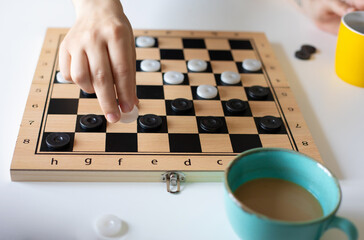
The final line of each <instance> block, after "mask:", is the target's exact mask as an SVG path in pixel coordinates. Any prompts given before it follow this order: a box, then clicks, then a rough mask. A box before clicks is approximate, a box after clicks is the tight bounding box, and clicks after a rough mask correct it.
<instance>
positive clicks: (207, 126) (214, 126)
mask: <svg viewBox="0 0 364 240" xmlns="http://www.w3.org/2000/svg"><path fill="white" fill-rule="evenodd" d="M222 126H223V122H222V121H221V120H220V119H219V118H216V117H203V118H201V119H200V127H201V128H202V129H203V130H204V131H206V132H210V133H215V132H219V130H220V129H221V128H222Z"/></svg>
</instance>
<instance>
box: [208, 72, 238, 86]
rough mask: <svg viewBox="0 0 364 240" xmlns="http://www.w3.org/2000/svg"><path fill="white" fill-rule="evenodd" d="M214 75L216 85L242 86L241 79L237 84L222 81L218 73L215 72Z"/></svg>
mask: <svg viewBox="0 0 364 240" xmlns="http://www.w3.org/2000/svg"><path fill="white" fill-rule="evenodd" d="M214 76H215V81H216V85H217V86H242V84H241V81H240V82H238V83H237V84H226V83H224V82H223V81H221V74H219V73H215V74H214Z"/></svg>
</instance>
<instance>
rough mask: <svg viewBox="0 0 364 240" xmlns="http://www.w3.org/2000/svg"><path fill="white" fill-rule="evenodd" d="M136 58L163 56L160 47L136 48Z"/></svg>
mask: <svg viewBox="0 0 364 240" xmlns="http://www.w3.org/2000/svg"><path fill="white" fill-rule="evenodd" d="M135 52H136V59H137V60H144V59H155V60H159V59H160V58H161V56H160V52H159V49H158V48H135Z"/></svg>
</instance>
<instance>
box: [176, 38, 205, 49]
mask: <svg viewBox="0 0 364 240" xmlns="http://www.w3.org/2000/svg"><path fill="white" fill-rule="evenodd" d="M182 42H183V48H206V45H205V41H204V40H203V39H202V38H183V39H182Z"/></svg>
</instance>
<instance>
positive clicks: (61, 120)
mask: <svg viewBox="0 0 364 240" xmlns="http://www.w3.org/2000/svg"><path fill="white" fill-rule="evenodd" d="M76 119H77V115H67V114H48V116H47V122H46V125H45V132H74V131H75V129H76Z"/></svg>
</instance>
